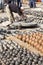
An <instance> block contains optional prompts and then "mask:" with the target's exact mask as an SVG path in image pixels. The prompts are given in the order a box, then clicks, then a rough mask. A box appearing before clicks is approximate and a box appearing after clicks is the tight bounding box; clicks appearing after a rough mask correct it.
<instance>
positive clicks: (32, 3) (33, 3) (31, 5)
mask: <svg viewBox="0 0 43 65" xmlns="http://www.w3.org/2000/svg"><path fill="white" fill-rule="evenodd" d="M29 5H30V8H35V7H36V1H35V0H29Z"/></svg>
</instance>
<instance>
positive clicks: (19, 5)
mask: <svg viewBox="0 0 43 65" xmlns="http://www.w3.org/2000/svg"><path fill="white" fill-rule="evenodd" d="M17 4H18V7H19V8H20V7H21V6H22V3H21V0H17Z"/></svg>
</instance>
